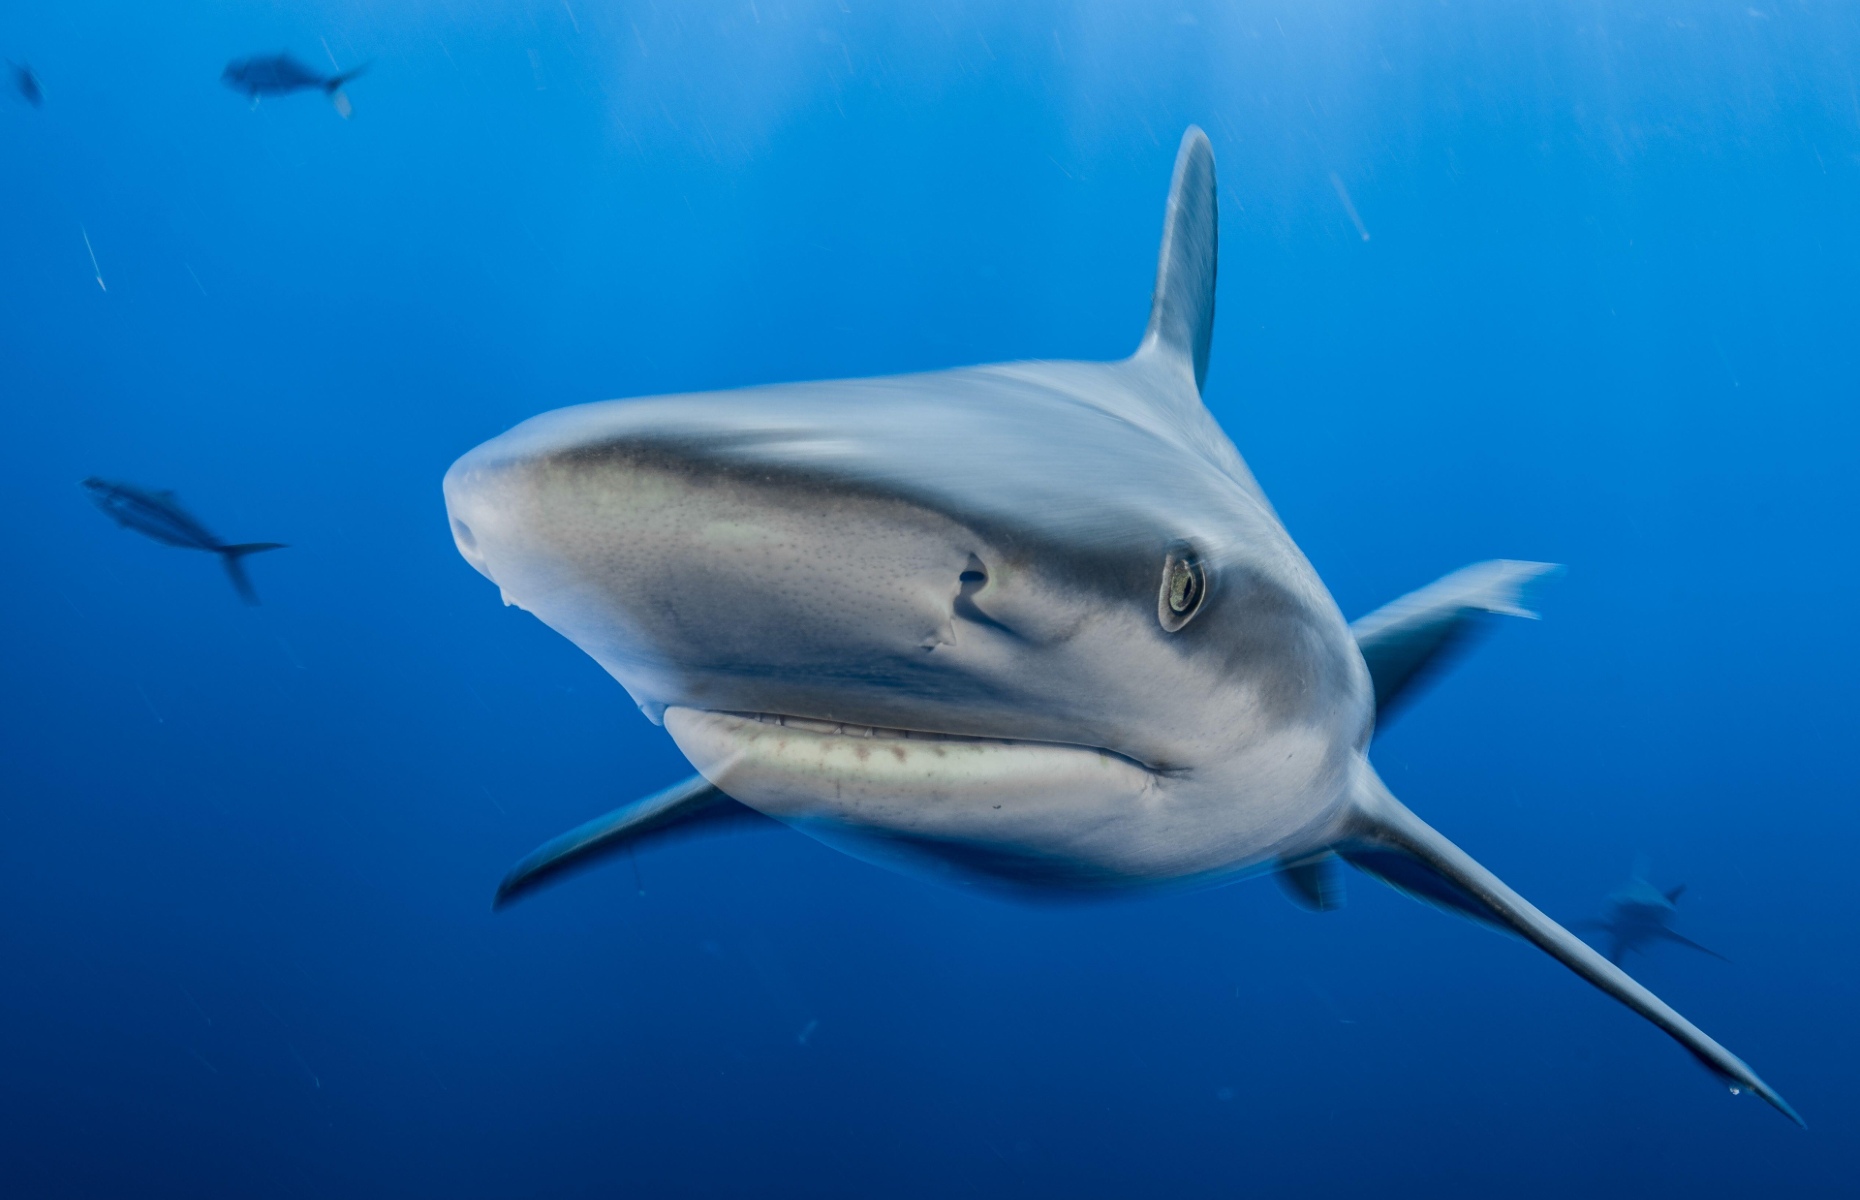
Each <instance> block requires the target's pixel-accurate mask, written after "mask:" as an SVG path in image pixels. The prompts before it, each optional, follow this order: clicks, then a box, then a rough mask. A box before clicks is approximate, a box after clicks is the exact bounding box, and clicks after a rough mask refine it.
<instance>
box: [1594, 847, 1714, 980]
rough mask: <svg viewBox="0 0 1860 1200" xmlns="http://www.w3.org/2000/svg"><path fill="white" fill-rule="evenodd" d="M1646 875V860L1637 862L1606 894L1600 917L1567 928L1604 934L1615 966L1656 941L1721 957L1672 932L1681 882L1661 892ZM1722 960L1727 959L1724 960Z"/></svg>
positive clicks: (1683, 889) (1684, 887) (1683, 888)
mask: <svg viewBox="0 0 1860 1200" xmlns="http://www.w3.org/2000/svg"><path fill="white" fill-rule="evenodd" d="M1646 876H1647V863H1646V860H1645V859H1639V860H1636V862H1635V864H1634V871H1633V874H1632V875H1630V876H1629V878H1628V881H1627V883H1625V884H1623V885H1622V886H1621V887H1620V888H1617V889H1616V890H1615V891H1614V892H1612V893H1610V894H1609V897H1608V908H1607V911H1606V912H1605V913H1604V914H1603V915H1602V916H1601V917H1599V918H1593V919H1590V920H1586V921H1576V922H1574V923H1572V924H1571V925H1570V928H1571V929H1581V930H1587V931H1590V932H1594V933H1600V934H1603V935H1605V936H1606V938H1607V942H1608V961H1609V962H1611V963H1614V964H1615V965H1617V966H1619V965H1620V963H1621V960H1622V959H1623V958H1626V957H1627V956H1628V955H1629V954H1635V953H1641V954H1644V953H1646V952H1647V949H1648V948H1649V947H1651V946H1653V945H1655V944H1657V943H1659V942H1672V943H1674V944H1675V945H1680V946H1690V947H1691V948H1692V949H1694V950H1697V951H1700V952H1701V953H1704V954H1709V955H1711V956H1712V957H1713V958H1719V959H1722V958H1724V955H1722V954H1720V953H1718V952H1717V951H1716V950H1713V949H1710V948H1709V947H1706V946H1701V945H1699V944H1698V943H1697V942H1695V941H1693V940H1692V939H1691V938H1687V937H1681V936H1680V935H1679V934H1678V933H1676V932H1674V930H1673V928H1672V921H1673V918H1674V917H1676V916H1678V915H1679V910H1678V908H1677V907H1676V906H1677V905H1678V903H1679V896H1680V893H1682V892H1684V891H1685V890H1686V885H1685V884H1683V883H1682V884H1680V885H1679V886H1678V887H1672V888H1667V889H1666V890H1665V891H1661V890H1660V889H1659V888H1657V887H1654V886H1653V885H1652V884H1651V883H1648V882H1647V878H1646ZM1725 961H1727V962H1728V961H1730V960H1729V959H1725Z"/></svg>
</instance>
